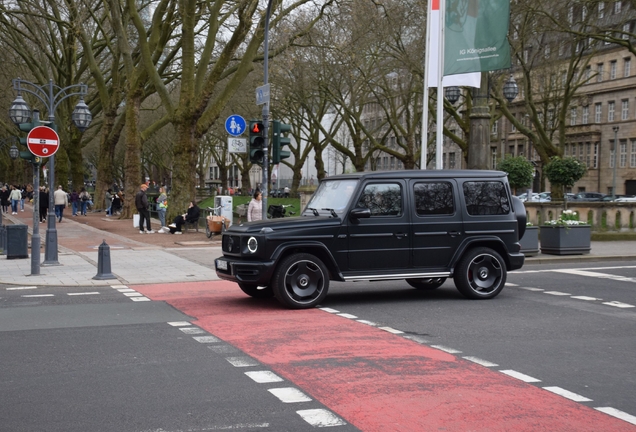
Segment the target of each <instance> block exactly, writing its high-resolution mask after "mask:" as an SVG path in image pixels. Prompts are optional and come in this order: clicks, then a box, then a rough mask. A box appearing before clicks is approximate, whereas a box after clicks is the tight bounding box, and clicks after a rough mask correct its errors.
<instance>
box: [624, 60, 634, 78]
mask: <svg viewBox="0 0 636 432" xmlns="http://www.w3.org/2000/svg"><path fill="white" fill-rule="evenodd" d="M631 60H632V59H630V58H629V57H627V58H626V59H625V63H624V66H625V67H624V68H623V76H624V77H625V78H627V77H628V76H629V75H630V74H631V68H632V61H631Z"/></svg>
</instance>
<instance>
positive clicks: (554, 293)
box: [543, 291, 572, 296]
mask: <svg viewBox="0 0 636 432" xmlns="http://www.w3.org/2000/svg"><path fill="white" fill-rule="evenodd" d="M543 294H550V295H554V296H571V295H572V294H570V293H564V292H561V291H544V292H543Z"/></svg>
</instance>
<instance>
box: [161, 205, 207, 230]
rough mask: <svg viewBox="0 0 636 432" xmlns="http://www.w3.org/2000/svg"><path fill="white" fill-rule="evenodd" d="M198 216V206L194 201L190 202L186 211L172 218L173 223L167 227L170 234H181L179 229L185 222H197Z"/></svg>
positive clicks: (199, 212) (199, 210) (199, 211)
mask: <svg viewBox="0 0 636 432" xmlns="http://www.w3.org/2000/svg"><path fill="white" fill-rule="evenodd" d="M200 215H201V209H199V206H197V204H196V203H195V202H194V201H190V205H189V206H188V211H187V212H185V213H184V214H182V215H179V216H177V217H176V218H174V220H173V222H172V223H171V224H170V225H168V228H170V234H183V232H182V231H181V227H182V226H183V225H184V224H185V223H186V222H198V221H199V216H200Z"/></svg>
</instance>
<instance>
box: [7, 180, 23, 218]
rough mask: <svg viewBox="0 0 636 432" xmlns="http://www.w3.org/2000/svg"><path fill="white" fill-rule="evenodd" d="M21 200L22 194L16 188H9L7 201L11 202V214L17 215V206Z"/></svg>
mask: <svg viewBox="0 0 636 432" xmlns="http://www.w3.org/2000/svg"><path fill="white" fill-rule="evenodd" d="M21 199H22V192H20V189H18V187H17V186H11V193H10V194H9V200H11V214H14V215H15V214H18V204H20V200H21Z"/></svg>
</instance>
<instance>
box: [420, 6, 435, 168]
mask: <svg viewBox="0 0 636 432" xmlns="http://www.w3.org/2000/svg"><path fill="white" fill-rule="evenodd" d="M432 1H434V0H428V11H427V13H426V55H425V56H424V96H423V98H422V99H423V100H422V137H421V140H422V152H421V154H420V169H422V170H425V169H426V162H427V161H428V89H429V87H428V75H429V72H428V71H429V67H430V65H431V25H430V23H431V15H432V14H431V11H432V9H433V8H432V7H431V2H432Z"/></svg>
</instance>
